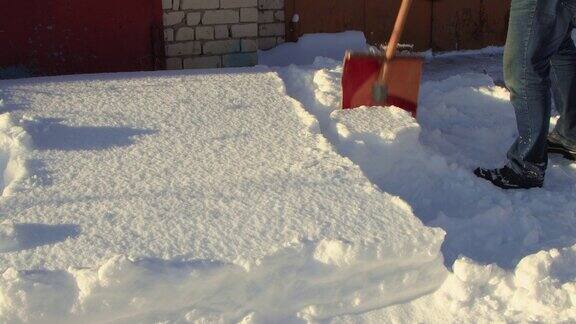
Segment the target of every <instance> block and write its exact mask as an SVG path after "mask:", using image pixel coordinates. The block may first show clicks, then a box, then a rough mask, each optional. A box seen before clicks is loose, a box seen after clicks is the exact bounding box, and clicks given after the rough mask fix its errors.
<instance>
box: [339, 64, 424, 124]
mask: <svg viewBox="0 0 576 324" xmlns="http://www.w3.org/2000/svg"><path fill="white" fill-rule="evenodd" d="M383 63H384V58H383V57H382V56H380V55H369V54H354V53H347V54H346V57H345V58H344V71H343V72H342V108H344V109H350V108H356V107H360V106H376V105H379V103H376V102H374V97H373V94H372V91H373V87H374V85H375V84H376V81H377V78H378V74H379V72H380V70H381V68H382V64H383ZM387 64H388V69H389V70H388V80H389V81H388V96H387V98H386V106H397V107H399V108H402V109H404V110H407V111H409V112H410V113H412V115H413V116H414V117H416V110H417V108H418V91H419V90H420V77H421V74H422V58H420V57H417V56H397V57H395V58H394V59H392V60H391V61H389V62H387Z"/></svg>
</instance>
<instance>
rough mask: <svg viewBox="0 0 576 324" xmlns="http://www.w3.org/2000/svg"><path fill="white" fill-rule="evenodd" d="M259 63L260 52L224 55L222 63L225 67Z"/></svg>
mask: <svg viewBox="0 0 576 324" xmlns="http://www.w3.org/2000/svg"><path fill="white" fill-rule="evenodd" d="M256 64H258V54H257V53H256V52H254V53H237V54H227V55H223V56H222V65H223V66H224V67H240V66H253V65H256Z"/></svg>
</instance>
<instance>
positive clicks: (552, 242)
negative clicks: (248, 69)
mask: <svg viewBox="0 0 576 324" xmlns="http://www.w3.org/2000/svg"><path fill="white" fill-rule="evenodd" d="M486 59H487V60H489V58H486ZM455 60H457V59H455ZM466 61H469V60H467V59H465V60H462V61H459V62H458V63H465V62H466ZM434 63H435V62H432V63H431V65H432V69H428V73H427V74H426V75H425V78H424V82H423V85H422V89H421V98H420V110H419V117H418V123H417V122H416V121H415V120H414V119H413V118H411V117H410V116H409V115H408V114H407V113H405V112H404V111H402V110H399V109H397V108H394V107H389V108H374V107H371V108H368V107H365V108H358V109H354V110H349V111H342V110H340V109H339V105H340V93H341V90H340V84H339V82H340V79H341V73H342V68H341V65H340V63H339V62H335V61H332V60H329V59H322V58H319V59H317V60H316V62H315V64H314V65H313V66H310V67H296V66H291V67H288V68H281V69H279V73H280V74H281V75H282V77H283V79H284V81H285V83H286V84H287V88H288V93H289V94H290V95H292V96H293V97H294V98H296V99H298V100H299V101H301V102H302V103H303V105H304V106H305V107H306V108H307V109H308V111H310V112H311V113H312V114H313V115H314V116H315V117H316V118H317V119H318V120H319V124H320V128H321V130H322V132H323V133H324V134H325V136H326V137H327V138H328V139H329V140H330V142H331V143H332V144H333V145H334V146H335V147H336V148H337V150H338V151H339V152H340V153H341V154H342V155H344V156H347V157H349V158H350V159H352V160H353V161H354V162H355V163H356V164H358V165H359V166H360V167H361V169H362V170H363V172H364V173H365V174H366V176H367V177H368V178H369V179H371V181H372V182H373V183H374V184H376V185H377V186H378V187H379V188H381V190H383V191H385V192H390V193H392V194H397V195H399V196H400V197H402V198H403V199H406V200H407V201H408V202H409V203H410V205H411V206H412V207H413V208H414V210H415V213H416V215H417V216H418V217H420V218H421V219H422V220H423V221H424V222H425V223H427V224H428V225H430V226H438V227H441V228H443V229H445V230H446V231H447V237H446V241H445V242H444V245H443V253H444V256H445V258H446V263H447V266H449V267H453V269H454V273H453V274H451V275H450V276H449V278H448V280H447V281H446V282H445V283H444V284H443V286H442V287H441V288H440V289H439V290H438V291H437V292H435V293H434V294H431V295H429V296H426V297H423V298H421V299H419V300H415V301H413V302H410V303H405V304H403V305H397V306H392V307H388V308H385V309H382V310H378V311H375V312H372V313H368V314H366V315H363V316H360V317H357V316H345V317H343V318H339V319H336V320H335V321H334V322H336V323H338V322H346V323H356V322H367V323H391V322H407V321H410V322H419V321H427V322H433V323H439V322H446V321H452V322H465V323H472V322H475V321H477V320H478V319H484V320H491V321H527V320H536V321H544V322H558V321H567V320H569V319H574V318H576V303H575V301H576V280H575V279H576V274H575V273H574V270H573V269H574V266H575V265H576V245H574V244H575V242H576V217H575V216H576V214H575V213H576V212H575V211H576V181H575V178H576V168H575V167H574V165H571V164H570V163H567V162H566V161H564V160H562V159H561V158H558V157H552V158H551V163H550V170H549V174H548V177H547V181H546V186H545V188H544V189H541V190H530V191H519V192H513V191H512V192H505V191H502V190H499V189H497V188H494V187H493V186H491V185H489V184H487V183H485V182H484V181H482V180H479V179H477V178H476V177H475V176H474V175H473V174H472V172H471V170H473V168H474V167H475V166H477V165H484V166H497V165H498V164H499V163H503V159H504V157H505V151H506V149H507V147H508V146H509V145H510V143H511V141H512V140H513V139H514V136H515V132H514V129H515V125H514V115H513V110H512V108H511V105H510V103H509V97H508V96H509V95H508V92H507V91H506V90H505V89H504V88H500V87H498V86H495V85H494V82H493V79H492V78H491V77H488V76H487V75H484V74H478V73H474V74H462V75H459V74H457V72H455V74H454V75H453V76H452V77H448V78H446V79H442V77H439V76H438V75H435V74H434V72H433V71H434V69H433V68H434V65H433V64H434ZM439 64H440V65H442V62H441V59H440V62H439ZM457 68H458V69H459V70H464V69H465V64H462V65H460V64H459V65H457ZM492 69H494V67H492ZM430 70H432V71H430ZM440 72H441V73H442V74H443V75H449V74H450V71H449V70H448V71H447V70H446V69H442V70H440ZM492 72H494V71H492ZM495 77H496V78H497V75H496V76H495ZM431 80H435V81H431ZM436 80H438V81H436ZM551 248H560V249H559V250H558V249H552V250H550V251H542V250H547V249H551ZM539 251H541V252H539ZM535 252H539V253H537V254H533V255H531V254H532V253H535ZM486 263H495V264H493V265H490V266H484V265H482V264H486ZM498 266H500V267H504V268H507V269H510V268H512V269H513V271H512V272H506V271H504V270H502V269H501V268H500V267H498ZM527 305H530V306H529V307H528V306H527Z"/></svg>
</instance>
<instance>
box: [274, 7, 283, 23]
mask: <svg viewBox="0 0 576 324" xmlns="http://www.w3.org/2000/svg"><path fill="white" fill-rule="evenodd" d="M274 19H275V20H276V21H284V10H278V11H276V12H274Z"/></svg>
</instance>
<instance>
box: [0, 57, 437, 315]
mask: <svg viewBox="0 0 576 324" xmlns="http://www.w3.org/2000/svg"><path fill="white" fill-rule="evenodd" d="M100 77H101V78H103V80H98V78H100ZM110 77H111V76H93V77H86V78H88V79H82V78H81V77H78V76H76V77H70V78H65V77H60V78H56V79H50V78H48V79H33V80H21V81H13V82H14V83H8V84H6V83H0V87H1V86H4V87H9V88H10V92H11V94H12V96H11V98H13V99H12V100H19V99H18V98H22V100H24V99H25V102H24V103H25V104H26V106H27V109H26V114H27V115H28V116H29V117H28V118H27V123H26V128H27V131H28V132H29V133H30V134H31V136H32V140H33V143H34V147H35V150H33V158H34V159H36V160H38V161H41V162H42V164H43V168H44V170H35V172H37V173H40V174H41V173H43V172H45V173H48V174H49V176H45V178H48V180H47V181H44V182H42V181H40V182H38V183H33V184H29V185H28V186H27V187H26V188H25V190H22V191H20V192H18V194H17V195H14V196H13V197H10V199H8V200H6V201H4V202H2V207H3V208H4V210H10V211H11V213H10V215H9V218H10V219H11V221H12V222H14V228H13V229H15V230H16V231H15V232H16V233H18V228H19V226H23V225H28V228H29V230H28V231H29V232H32V234H34V235H29V236H27V237H18V238H17V239H18V246H17V247H16V248H14V247H13V248H12V249H11V251H10V253H3V254H0V261H1V262H2V263H1V264H2V266H3V268H4V269H5V268H8V270H4V269H2V270H4V271H3V272H4V275H3V277H2V279H0V295H1V296H2V297H0V301H1V302H0V319H2V320H5V321H28V322H38V321H42V322H51V321H52V322H59V323H62V322H78V321H88V322H103V321H115V320H116V321H124V322H126V321H128V322H155V321H161V320H169V321H172V320H173V321H188V320H190V321H192V320H195V319H198V320H200V319H204V320H205V321H208V322H211V321H215V320H222V321H225V322H230V321H234V322H236V321H241V320H245V322H248V321H253V322H260V323H270V322H277V321H281V320H293V319H295V318H297V317H300V318H308V319H316V320H319V319H324V318H331V317H333V316H336V315H340V314H346V313H350V312H362V311H366V310H369V309H374V308H378V307H383V306H386V305H390V304H394V303H399V302H402V301H404V300H408V299H411V298H415V297H418V296H422V295H424V294H427V293H430V292H431V291H434V290H435V289H437V288H438V287H439V286H440V285H441V284H442V282H443V280H444V278H445V276H446V272H445V268H444V266H443V258H442V256H441V254H440V253H439V250H440V246H441V243H442V240H443V236H444V235H443V232H442V231H441V230H439V229H432V228H427V227H425V226H424V225H423V224H422V223H421V222H420V220H419V219H417V218H416V217H414V214H413V212H412V209H411V208H410V206H409V205H408V204H406V203H405V202H404V201H403V200H402V199H400V198H398V197H395V196H393V195H390V194H387V193H383V192H381V191H379V190H378V189H376V188H375V187H374V186H373V184H372V183H370V181H369V180H368V179H367V178H366V177H365V176H364V175H363V174H362V172H361V170H360V169H359V168H358V166H356V165H355V164H353V163H352V161H350V160H349V159H347V158H344V157H342V156H340V155H339V154H337V153H336V152H335V150H334V148H333V147H332V146H331V145H330V144H329V143H328V142H327V140H326V138H325V137H324V136H323V135H322V134H321V133H320V129H319V127H318V122H317V120H316V118H314V116H312V115H311V114H309V113H308V112H307V111H306V110H305V109H304V107H302V106H301V105H300V103H298V102H296V101H295V100H293V99H291V98H290V97H288V96H287V95H286V90H285V87H284V84H283V82H282V80H281V79H280V78H279V77H278V75H277V74H276V73H274V72H272V71H270V70H267V69H263V68H253V69H235V70H219V71H209V70H205V71H193V72H187V71H184V72H163V74H129V75H118V76H117V77H118V79H114V78H112V79H110ZM90 78H92V79H90ZM14 104H19V105H22V104H23V103H22V102H15V103H14ZM30 224H39V225H42V226H34V227H30V226H29V225H30ZM13 229H11V228H10V227H7V229H6V230H5V231H4V232H5V233H6V234H5V236H6V237H11V236H13V233H15V232H14V230H13ZM34 237H36V238H37V237H43V239H35V240H33V238H34ZM34 269H42V270H41V271H32V272H30V271H27V270H34Z"/></svg>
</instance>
